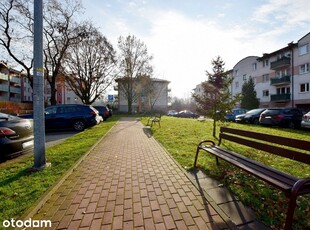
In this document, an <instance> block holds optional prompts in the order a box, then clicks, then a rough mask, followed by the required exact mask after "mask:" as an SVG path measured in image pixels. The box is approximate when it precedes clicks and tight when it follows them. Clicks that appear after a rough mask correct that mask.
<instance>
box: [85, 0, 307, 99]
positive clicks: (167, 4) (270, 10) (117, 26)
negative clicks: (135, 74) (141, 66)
mask: <svg viewBox="0 0 310 230" xmlns="http://www.w3.org/2000/svg"><path fill="white" fill-rule="evenodd" d="M82 4H83V6H84V8H85V12H84V14H83V19H86V20H91V21H92V22H93V23H94V25H95V26H96V27H98V28H99V30H100V31H101V32H102V34H103V35H104V36H106V37H107V39H108V40H109V41H110V43H112V44H113V46H114V48H115V49H116V50H117V41H118V38H119V37H120V36H128V35H134V36H135V37H137V38H138V39H139V40H141V41H142V42H143V43H144V44H145V45H146V47H147V49H148V54H149V55H151V56H153V60H152V62H151V64H152V66H153V68H154V74H153V77H155V78H160V79H164V80H168V81H170V84H169V88H170V89H171V95H172V96H173V97H178V98H189V97H190V95H191V92H192V90H193V89H194V88H195V87H196V85H198V84H199V83H201V82H202V81H205V80H207V78H206V71H209V72H211V71H212V65H211V61H212V59H215V58H216V57H217V56H220V57H221V58H222V59H223V61H224V62H225V69H226V70H230V69H232V68H233V67H234V65H236V64H237V63H238V62H239V61H240V60H242V59H243V58H245V57H248V56H262V54H263V53H271V52H273V51H276V50H278V49H281V48H283V47H285V46H287V44H288V43H290V42H292V41H293V42H297V41H298V40H299V39H301V38H302V37H303V36H304V35H306V34H307V33H309V32H310V26H309V25H310V13H309V9H310V1H309V0H294V1H292V0H255V1H253V0H82Z"/></svg>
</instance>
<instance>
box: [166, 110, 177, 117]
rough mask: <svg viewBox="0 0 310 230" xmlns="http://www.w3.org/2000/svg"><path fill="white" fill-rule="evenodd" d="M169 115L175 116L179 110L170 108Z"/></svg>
mask: <svg viewBox="0 0 310 230" xmlns="http://www.w3.org/2000/svg"><path fill="white" fill-rule="evenodd" d="M167 115H168V116H173V117H174V116H176V115H178V112H177V111H175V110H169V111H168V113H167Z"/></svg>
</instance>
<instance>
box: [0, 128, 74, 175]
mask: <svg viewBox="0 0 310 230" xmlns="http://www.w3.org/2000/svg"><path fill="white" fill-rule="evenodd" d="M76 133H78V132H77V131H62V132H47V133H46V134H45V147H46V148H48V147H51V146H54V145H57V144H59V143H61V142H63V141H64V140H66V139H67V138H69V137H71V136H73V135H74V134H76ZM30 155H33V151H29V152H27V153H25V154H23V155H20V156H17V157H14V158H12V159H9V160H7V161H4V162H0V169H1V168H3V167H6V166H9V165H10V164H13V163H15V162H18V161H20V160H22V159H23V158H25V157H27V156H30Z"/></svg>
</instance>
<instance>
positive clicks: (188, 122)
mask: <svg viewBox="0 0 310 230" xmlns="http://www.w3.org/2000/svg"><path fill="white" fill-rule="evenodd" d="M142 122H143V123H144V124H146V123H147V118H143V119H142ZM221 125H224V126H229V127H231V128H238V129H245V130H252V131H255V132H262V133H268V134H273V135H279V136H285V137H290V138H296V139H303V140H309V139H310V138H309V137H310V132H309V131H307V130H291V129H284V128H271V127H263V126H255V125H247V124H236V123H219V124H218V127H217V131H219V126H221ZM212 130H213V123H212V121H203V122H201V121H197V120H194V119H186V118H185V119H184V118H174V117H167V116H164V117H162V120H161V128H159V127H158V125H156V124H155V125H153V127H152V128H151V131H152V134H153V136H154V137H155V138H156V139H157V140H158V141H159V142H161V144H163V146H164V147H165V148H166V149H167V150H168V151H169V153H170V154H171V155H172V156H173V157H174V158H175V159H176V160H177V161H178V162H179V163H180V164H181V165H182V166H183V167H184V168H185V169H187V170H191V169H192V167H193V163H194V158H195V152H196V147H197V144H198V142H199V141H201V140H203V139H211V140H213V141H215V143H217V141H218V140H217V139H216V138H214V137H213V136H212ZM217 136H218V135H217ZM222 146H225V147H226V148H228V149H231V150H233V151H236V152H239V153H242V154H244V155H246V156H250V157H251V158H253V159H255V160H257V161H260V162H262V163H264V164H267V165H270V166H272V167H275V168H277V169H280V170H282V171H285V172H288V173H291V174H293V175H295V176H298V177H302V178H305V177H310V165H307V164H302V163H296V162H293V161H291V160H288V159H285V158H282V157H276V156H272V155H270V154H266V153H262V152H259V151H257V150H256V151H255V150H251V149H249V148H247V147H245V146H241V145H237V144H233V143H229V142H225V141H224V142H223V143H222ZM308 153H309V152H308ZM198 164H199V167H201V168H203V169H204V170H205V171H206V173H207V174H208V175H209V176H211V177H213V178H216V179H217V180H219V181H220V182H221V183H223V184H225V186H226V187H227V188H228V189H230V190H231V191H232V192H233V193H234V194H236V196H238V197H239V199H240V200H241V201H242V202H243V203H244V204H245V205H248V206H250V207H252V209H254V210H255V212H256V215H257V216H258V218H259V219H260V220H261V221H262V222H264V223H265V224H267V225H268V226H270V227H271V228H273V229H279V228H282V227H283V224H284V221H285V217H286V207H287V206H286V205H287V199H286V197H285V196H284V195H283V193H282V192H280V191H279V190H277V189H275V188H273V187H271V186H269V185H267V184H265V183H264V182H262V181H261V180H258V179H256V178H255V177H253V176H250V175H248V174H247V173H244V172H243V171H241V170H239V169H237V168H235V167H233V166H232V165H230V164H227V163H225V162H222V161H221V163H220V165H218V166H217V165H216V161H215V158H214V156H212V155H210V154H207V153H204V151H202V152H201V153H200V155H199V159H198ZM309 200H310V195H306V196H302V197H300V198H299V199H298V207H297V208H296V209H295V216H294V218H295V222H294V229H308V228H310V221H309V220H310V201H309ZM297 220H298V221H297Z"/></svg>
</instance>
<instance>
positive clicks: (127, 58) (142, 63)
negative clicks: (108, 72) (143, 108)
mask: <svg viewBox="0 0 310 230" xmlns="http://www.w3.org/2000/svg"><path fill="white" fill-rule="evenodd" d="M118 48H119V50H120V65H119V68H120V73H121V74H122V75H123V77H122V78H121V79H118V81H117V82H118V87H119V90H120V92H122V93H123V96H124V97H125V98H126V99H127V105H128V112H129V113H132V104H133V102H135V101H136V100H137V98H138V95H139V94H138V93H137V91H136V85H137V77H138V76H144V75H147V76H150V75H151V74H152V72H153V69H152V67H151V65H150V61H151V60H152V56H149V55H148V52H147V48H146V45H145V44H144V43H143V42H142V41H140V40H139V39H137V38H136V37H135V36H133V35H129V36H127V37H122V36H120V37H119V40H118Z"/></svg>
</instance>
